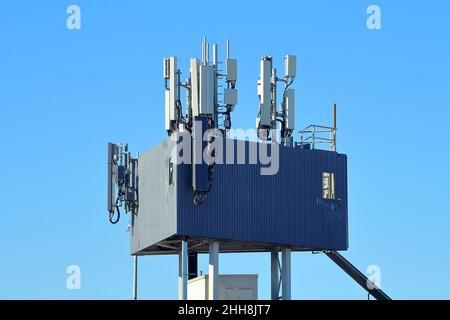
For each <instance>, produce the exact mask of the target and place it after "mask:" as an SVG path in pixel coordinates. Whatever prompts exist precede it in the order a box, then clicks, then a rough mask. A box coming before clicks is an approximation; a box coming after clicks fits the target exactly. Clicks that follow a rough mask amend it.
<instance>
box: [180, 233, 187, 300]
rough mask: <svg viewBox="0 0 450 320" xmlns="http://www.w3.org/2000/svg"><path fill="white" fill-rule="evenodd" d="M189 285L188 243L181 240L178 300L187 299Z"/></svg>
mask: <svg viewBox="0 0 450 320" xmlns="http://www.w3.org/2000/svg"><path fill="white" fill-rule="evenodd" d="M187 285H188V243H187V241H182V242H181V250H180V253H179V256H178V300H187Z"/></svg>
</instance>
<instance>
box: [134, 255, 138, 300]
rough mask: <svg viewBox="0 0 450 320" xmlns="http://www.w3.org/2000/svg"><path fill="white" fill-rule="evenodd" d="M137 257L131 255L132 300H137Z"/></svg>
mask: <svg viewBox="0 0 450 320" xmlns="http://www.w3.org/2000/svg"><path fill="white" fill-rule="evenodd" d="M137 277H138V257H137V256H133V300H137V288H138V284H137Z"/></svg>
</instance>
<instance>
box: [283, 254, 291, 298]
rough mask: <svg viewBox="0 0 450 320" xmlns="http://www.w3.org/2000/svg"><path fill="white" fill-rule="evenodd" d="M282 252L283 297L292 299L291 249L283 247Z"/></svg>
mask: <svg viewBox="0 0 450 320" xmlns="http://www.w3.org/2000/svg"><path fill="white" fill-rule="evenodd" d="M281 254H282V256H281V259H282V262H281V267H282V271H281V281H282V284H281V291H282V293H281V297H282V299H283V300H291V249H283V250H282V253H281Z"/></svg>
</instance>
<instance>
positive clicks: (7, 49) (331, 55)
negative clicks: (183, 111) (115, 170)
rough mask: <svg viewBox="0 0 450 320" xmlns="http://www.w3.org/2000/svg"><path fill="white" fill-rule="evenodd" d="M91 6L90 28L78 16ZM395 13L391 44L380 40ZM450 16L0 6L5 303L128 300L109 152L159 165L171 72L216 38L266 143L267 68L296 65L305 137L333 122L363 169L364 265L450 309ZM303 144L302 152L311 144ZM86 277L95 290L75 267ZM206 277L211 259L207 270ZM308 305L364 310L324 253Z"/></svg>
mask: <svg viewBox="0 0 450 320" xmlns="http://www.w3.org/2000/svg"><path fill="white" fill-rule="evenodd" d="M71 4H76V5H78V6H79V7H80V8H81V29H80V30H69V29H68V28H67V27H66V19H67V17H68V14H67V13H66V8H67V7H68V6H69V5H71ZM371 4H377V5H378V6H379V7H380V8H381V23H382V29H381V30H369V29H368V28H367V26H366V20H367V18H368V14H367V13H366V10H367V7H368V6H369V5H371ZM449 17H450V2H449V1H447V0H442V1H437V0H434V1H430V0H428V1H423V0H420V1H419V0H418V1H406V0H398V1H382V0H374V1H365V0H360V1H356V0H354V1H331V0H330V1H324V0H320V1H257V2H256V1H255V2H254V3H251V2H250V1H227V2H223V1H222V2H220V3H216V2H213V1H205V2H196V1H180V2H177V1H171V2H170V1H144V0H142V1H106V0H103V1H100V0H96V1H93V0H91V1H87V0H72V1H54V0H40V1H23V0H14V1H13V0H2V1H1V2H0V108H1V114H0V120H1V121H0V137H1V150H2V155H1V157H0V159H1V160H0V165H1V166H0V167H1V168H2V183H1V184H0V194H1V197H2V205H1V209H2V219H1V221H2V222H1V225H0V227H1V228H0V250H1V255H0V298H38V299H45V298H56V299H79V298H82V299H98V298H102V299H103V298H113V299H116V298H117V299H128V298H130V296H131V288H132V258H131V257H130V255H129V234H128V233H127V232H126V225H127V223H128V219H129V216H126V217H124V218H123V220H122V221H121V223H120V224H118V225H115V226H112V225H110V224H109V222H108V219H107V213H106V207H105V206H106V195H105V194H106V150H107V149H106V143H107V142H108V141H114V142H117V143H119V142H127V143H129V146H130V149H131V150H132V151H133V152H141V153H143V152H146V151H148V150H149V149H151V148H152V147H154V146H155V145H156V144H158V143H159V142H160V141H161V140H162V139H164V138H165V137H166V133H165V131H164V129H163V126H164V122H163V117H164V96H163V93H164V92H163V79H162V58H163V57H165V56H170V55H177V56H178V58H179V65H180V68H181V69H182V70H185V71H186V70H187V66H188V61H189V58H190V57H194V56H197V57H201V39H202V37H203V36H204V35H205V36H207V37H208V39H209V40H210V42H211V43H218V44H219V50H220V49H221V50H222V51H221V54H222V56H223V54H224V45H225V41H226V38H227V37H230V38H231V54H232V56H233V57H235V58H237V59H238V64H239V70H238V77H239V80H238V89H239V105H238V106H237V107H236V111H235V113H234V114H233V126H234V127H236V128H253V127H254V124H255V115H256V112H257V108H258V98H257V95H256V80H257V78H258V76H259V59H260V58H261V56H262V55H264V54H270V55H272V56H274V58H275V59H276V60H275V63H276V64H277V65H278V67H280V69H282V63H283V56H284V55H285V54H295V55H297V57H298V66H297V74H298V77H297V80H296V82H295V86H294V87H295V88H296V89H297V119H296V121H297V123H296V125H297V128H299V129H300V128H302V127H306V126H307V125H309V124H311V123H318V124H331V123H330V122H331V104H332V101H333V99H335V100H336V102H337V103H338V128H339V130H338V151H340V152H342V153H346V154H347V155H348V171H349V177H348V184H349V224H350V249H349V251H348V252H345V253H343V254H344V256H345V257H347V258H348V259H349V260H350V261H351V262H352V263H354V264H355V265H356V266H358V267H359V268H360V269H361V270H362V271H363V272H365V271H366V269H367V267H368V266H370V265H377V266H379V267H380V269H381V276H382V278H381V281H382V283H381V284H382V288H383V289H384V290H385V291H386V292H387V293H388V294H390V295H391V296H392V297H393V298H396V299H410V298H412V299H418V298H430V299H431V298H437V299H441V298H447V299H449V298H450V276H449V270H450V231H449V230H450V192H449V190H450V188H449V181H450V174H449V171H448V170H447V169H448V168H449V163H450V145H449V139H448V135H449V119H450V85H449V84H450V62H449V57H450V25H449V22H448V19H449ZM296 138H297V139H298V136H296ZM140 262H141V264H140V275H139V281H140V290H139V291H140V296H141V298H146V299H156V298H163V299H165V298H168V299H175V298H176V297H177V267H178V264H177V257H176V256H169V257H145V258H142V259H140ZM220 263H221V265H220V271H221V272H222V273H258V274H259V275H260V280H259V289H260V290H259V296H260V298H269V296H270V257H269V255H268V254H224V255H221V256H220ZM69 265H78V266H79V267H80V268H81V289H80V290H69V289H67V287H66V279H67V276H68V275H67V274H66V268H67V267H68V266H69ZM200 268H201V270H203V272H204V273H205V272H206V270H207V256H202V257H201V258H200ZM292 268H293V276H292V278H293V279H292V296H293V298H295V299H314V298H320V299H366V298H367V295H366V294H365V292H364V291H363V290H362V289H360V288H359V287H358V285H357V284H356V283H354V282H353V281H352V280H351V279H350V278H348V277H347V275H345V274H344V273H343V272H342V271H341V270H339V269H338V267H337V266H335V265H334V264H333V263H332V262H331V260H329V259H328V258H327V257H325V256H323V255H312V254H311V253H295V254H293V258H292Z"/></svg>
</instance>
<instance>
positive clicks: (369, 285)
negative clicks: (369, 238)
mask: <svg viewBox="0 0 450 320" xmlns="http://www.w3.org/2000/svg"><path fill="white" fill-rule="evenodd" d="M325 254H326V255H327V256H328V258H330V259H331V260H332V261H333V262H334V263H336V264H337V265H338V266H339V267H340V268H341V269H342V270H344V271H345V273H347V274H348V275H349V276H350V277H351V278H352V279H353V280H355V281H356V282H357V283H358V284H359V285H360V286H361V287H362V288H363V289H364V290H366V291H367V292H368V293H369V294H370V295H371V296H373V297H374V298H375V299H377V300H391V298H390V297H389V296H388V295H387V294H386V293H384V292H383V290H381V289H380V288H378V287H377V286H376V285H375V284H374V283H373V282H372V281H370V280H369V279H368V278H367V277H366V276H365V275H364V274H363V273H362V272H361V271H359V270H358V269H357V268H356V267H355V266H354V265H352V264H351V263H350V262H349V261H348V260H347V259H345V258H344V257H343V256H341V255H340V254H339V253H338V252H337V251H330V252H325Z"/></svg>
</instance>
